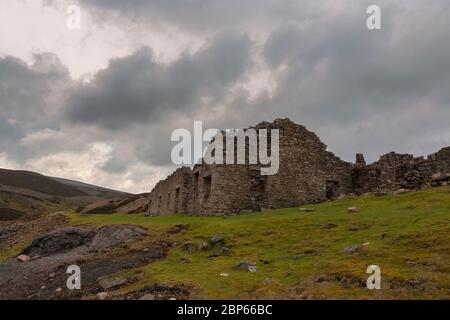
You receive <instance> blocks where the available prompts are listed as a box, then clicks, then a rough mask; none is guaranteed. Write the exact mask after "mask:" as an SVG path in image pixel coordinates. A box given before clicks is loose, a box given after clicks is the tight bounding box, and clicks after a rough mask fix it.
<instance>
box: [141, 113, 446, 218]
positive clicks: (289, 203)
mask: <svg viewBox="0 0 450 320" xmlns="http://www.w3.org/2000/svg"><path fill="white" fill-rule="evenodd" d="M250 128H251V129H255V130H256V131H258V130H260V129H267V130H268V131H269V132H270V130H273V129H278V130H279V137H280V140H279V151H280V153H279V155H280V164H279V171H278V174H276V175H270V176H263V175H261V173H260V169H261V167H260V165H254V164H249V163H248V159H247V162H246V164H239V165H236V164H226V165H216V164H214V165H208V164H205V163H204V161H200V163H199V164H197V165H195V166H194V167H193V168H192V169H191V168H186V167H183V168H180V169H178V170H176V171H175V172H174V173H172V174H171V175H170V176H168V177H167V178H166V179H165V180H163V181H160V182H158V184H157V185H156V186H155V187H154V189H153V190H152V192H151V193H150V196H149V197H150V203H149V214H150V215H162V214H171V213H183V214H198V215H210V214H225V213H238V212H246V211H259V210H263V209H270V208H281V207H294V206H299V205H302V204H306V203H317V202H322V201H326V200H332V199H336V198H337V197H338V196H340V195H341V194H349V193H358V194H363V193H366V192H377V191H392V190H396V189H399V188H407V189H418V188H422V187H425V186H429V185H432V184H433V179H435V178H433V177H434V176H436V174H444V179H442V176H441V178H440V179H441V180H440V181H445V174H448V178H450V147H447V148H443V149H441V150H440V151H439V152H437V153H434V154H432V155H430V156H428V157H427V159H424V158H423V157H419V158H415V157H414V156H412V155H409V154H397V153H394V152H391V153H388V154H385V155H383V156H381V157H380V159H379V160H378V161H377V162H374V163H372V164H369V165H366V162H365V160H364V156H363V155H362V154H357V155H356V163H355V164H351V163H348V162H345V161H342V160H341V159H339V158H338V157H336V156H335V155H334V154H333V153H331V152H329V151H327V146H326V145H325V144H323V143H322V142H321V141H320V139H319V138H318V137H317V135H316V134H314V133H313V132H311V131H308V130H307V129H306V128H305V127H304V126H301V125H298V124H295V123H293V122H292V121H290V120H289V119H276V120H275V121H273V122H262V123H260V124H258V125H256V126H254V127H250ZM248 129H249V128H248ZM269 136H270V134H269ZM225 145H226V144H225V143H224V146H225ZM269 145H270V143H269ZM247 146H248V143H247ZM235 148H236V146H235ZM225 152H226V150H225Z"/></svg>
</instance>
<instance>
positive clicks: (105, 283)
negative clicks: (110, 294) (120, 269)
mask: <svg viewBox="0 0 450 320" xmlns="http://www.w3.org/2000/svg"><path fill="white" fill-rule="evenodd" d="M125 283H127V279H124V278H116V279H101V280H100V281H99V285H100V287H102V289H103V290H105V291H106V290H108V289H112V288H117V287H120V286H123V285H124V284H125Z"/></svg>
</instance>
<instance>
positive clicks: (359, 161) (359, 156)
mask: <svg viewBox="0 0 450 320" xmlns="http://www.w3.org/2000/svg"><path fill="white" fill-rule="evenodd" d="M365 165H366V160H364V155H363V154H362V153H357V154H356V166H357V167H364V166H365Z"/></svg>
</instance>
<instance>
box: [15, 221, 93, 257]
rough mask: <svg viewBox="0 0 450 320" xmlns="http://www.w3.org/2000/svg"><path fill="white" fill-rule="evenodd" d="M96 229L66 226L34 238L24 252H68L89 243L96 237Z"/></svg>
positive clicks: (30, 254)
mask: <svg viewBox="0 0 450 320" xmlns="http://www.w3.org/2000/svg"><path fill="white" fill-rule="evenodd" d="M94 236H95V231H93V230H89V229H82V228H73V227H71V228H64V229H60V230H56V231H52V232H49V233H47V234H46V235H44V236H42V237H40V238H38V239H36V240H34V241H33V242H32V243H31V245H30V246H29V247H27V248H26V249H25V250H24V251H23V252H22V254H26V255H28V256H37V255H39V256H43V255H51V254H56V253H63V252H67V251H69V250H71V249H74V248H76V247H79V246H82V245H87V244H89V243H90V242H91V241H92V239H94Z"/></svg>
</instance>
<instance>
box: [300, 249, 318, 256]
mask: <svg viewBox="0 0 450 320" xmlns="http://www.w3.org/2000/svg"><path fill="white" fill-rule="evenodd" d="M303 253H304V254H306V255H311V256H315V255H316V254H317V251H316V250H314V249H307V250H305V251H303Z"/></svg>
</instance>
